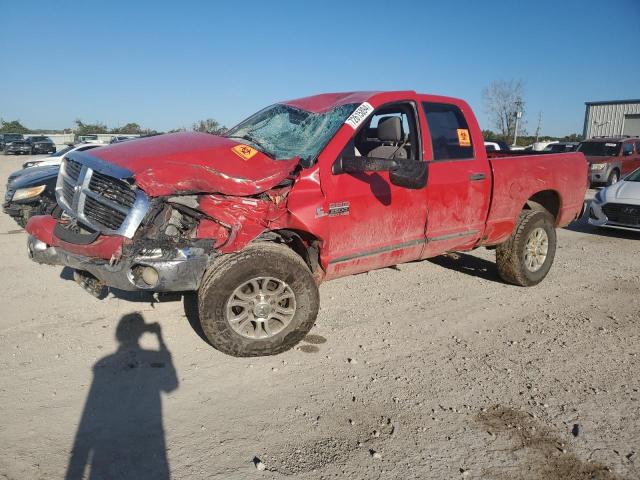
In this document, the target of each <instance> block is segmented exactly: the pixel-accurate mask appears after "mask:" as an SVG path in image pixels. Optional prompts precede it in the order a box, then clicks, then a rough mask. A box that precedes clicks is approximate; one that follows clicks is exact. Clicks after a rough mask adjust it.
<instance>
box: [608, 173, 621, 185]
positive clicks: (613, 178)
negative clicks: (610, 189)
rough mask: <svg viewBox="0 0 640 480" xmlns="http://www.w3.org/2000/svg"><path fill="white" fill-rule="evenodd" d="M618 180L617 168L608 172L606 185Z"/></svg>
mask: <svg viewBox="0 0 640 480" xmlns="http://www.w3.org/2000/svg"><path fill="white" fill-rule="evenodd" d="M618 180H620V174H619V173H618V171H617V170H614V171H613V172H611V173H610V174H609V178H608V179H607V186H609V185H613V184H615V183H618Z"/></svg>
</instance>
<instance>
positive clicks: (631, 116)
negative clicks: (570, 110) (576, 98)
mask: <svg viewBox="0 0 640 480" xmlns="http://www.w3.org/2000/svg"><path fill="white" fill-rule="evenodd" d="M585 105H586V106H587V108H586V110H585V113H584V129H583V131H582V135H583V137H584V138H591V137H596V136H598V137H600V136H606V137H616V136H619V135H631V136H635V135H638V136H640V100H611V101H606V102H585Z"/></svg>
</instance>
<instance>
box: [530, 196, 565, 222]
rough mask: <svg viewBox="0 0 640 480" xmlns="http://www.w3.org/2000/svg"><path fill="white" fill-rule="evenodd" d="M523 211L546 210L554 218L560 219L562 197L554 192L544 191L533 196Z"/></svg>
mask: <svg viewBox="0 0 640 480" xmlns="http://www.w3.org/2000/svg"><path fill="white" fill-rule="evenodd" d="M523 210H546V211H547V212H549V213H550V214H551V215H553V218H558V212H559V211H560V196H559V195H558V192H556V191H554V190H543V191H542V192H538V193H536V194H535V195H533V196H531V198H529V200H527V203H525V205H524V209H523Z"/></svg>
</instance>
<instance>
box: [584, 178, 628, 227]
mask: <svg viewBox="0 0 640 480" xmlns="http://www.w3.org/2000/svg"><path fill="white" fill-rule="evenodd" d="M589 223H590V224H591V225H596V226H598V227H609V228H619V229H622V230H635V231H640V168H638V169H637V170H635V171H633V172H631V173H630V174H629V175H627V176H626V177H624V178H623V179H622V180H621V181H619V182H618V183H615V184H613V185H611V186H610V187H606V188H603V189H602V190H600V191H599V192H598V193H597V194H596V196H595V198H594V200H593V202H591V206H590V209H589Z"/></svg>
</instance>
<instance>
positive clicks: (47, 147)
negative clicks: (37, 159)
mask: <svg viewBox="0 0 640 480" xmlns="http://www.w3.org/2000/svg"><path fill="white" fill-rule="evenodd" d="M27 143H28V144H29V145H30V146H31V155H37V154H39V153H55V152H56V144H55V143H53V140H51V139H50V138H49V137H43V136H39V137H29V138H27Z"/></svg>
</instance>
